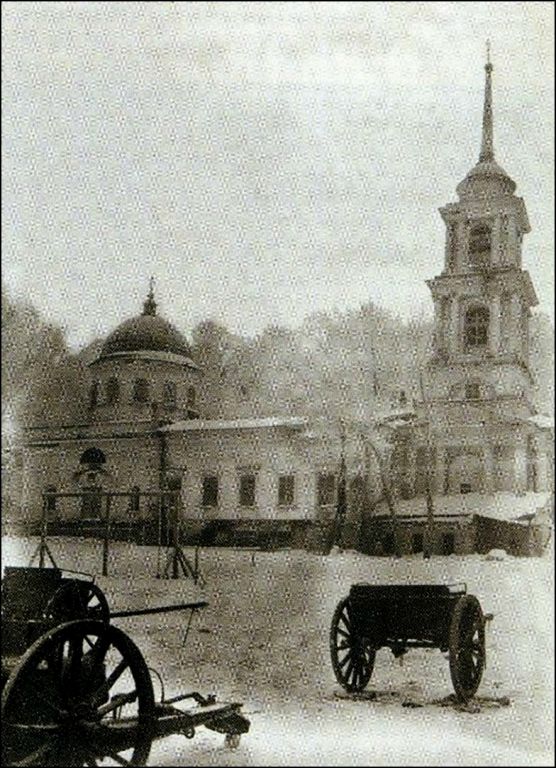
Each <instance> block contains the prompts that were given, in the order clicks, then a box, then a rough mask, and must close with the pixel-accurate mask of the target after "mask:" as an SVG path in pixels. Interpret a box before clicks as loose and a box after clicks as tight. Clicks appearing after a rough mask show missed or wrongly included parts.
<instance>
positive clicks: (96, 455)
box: [79, 448, 106, 467]
mask: <svg viewBox="0 0 556 768" xmlns="http://www.w3.org/2000/svg"><path fill="white" fill-rule="evenodd" d="M79 463H80V464H89V465H92V466H93V467H96V466H99V465H100V464H106V456H105V455H104V453H103V452H102V451H101V450H100V448H87V450H86V451H83V453H82V454H81V458H80V459H79Z"/></svg>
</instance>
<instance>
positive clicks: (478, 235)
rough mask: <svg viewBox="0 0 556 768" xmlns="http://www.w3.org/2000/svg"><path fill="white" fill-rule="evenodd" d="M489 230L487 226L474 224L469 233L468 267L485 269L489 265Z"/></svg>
mask: <svg viewBox="0 0 556 768" xmlns="http://www.w3.org/2000/svg"><path fill="white" fill-rule="evenodd" d="M490 249H491V230H490V226H489V224H486V223H484V222H483V223H481V224H475V225H474V226H473V227H471V231H470V233H469V266H470V267H471V268H472V269H480V268H481V267H486V266H488V264H489V263H490Z"/></svg>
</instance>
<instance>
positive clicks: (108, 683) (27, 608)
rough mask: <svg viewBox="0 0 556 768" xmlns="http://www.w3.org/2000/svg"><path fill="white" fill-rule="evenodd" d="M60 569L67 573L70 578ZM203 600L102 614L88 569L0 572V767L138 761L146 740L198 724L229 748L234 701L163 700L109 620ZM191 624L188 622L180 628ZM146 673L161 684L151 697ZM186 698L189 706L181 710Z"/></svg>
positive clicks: (245, 725)
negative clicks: (1, 574)
mask: <svg viewBox="0 0 556 768" xmlns="http://www.w3.org/2000/svg"><path fill="white" fill-rule="evenodd" d="M63 573H71V574H72V575H71V576H70V577H68V576H64V575H63ZM207 605H208V603H206V602H192V603H182V604H180V605H167V606H159V607H153V608H142V609H140V610H136V611H133V610H129V611H119V612H112V613H111V612H110V609H109V606H108V602H107V600H106V597H105V595H104V593H103V592H102V590H101V589H100V587H99V586H98V585H97V584H96V583H95V581H94V579H93V578H92V577H90V576H89V575H88V574H77V573H75V572H69V571H65V572H62V571H61V570H60V569H58V568H6V569H5V572H4V579H3V581H2V689H3V690H2V765H6V766H32V765H36V766H83V765H92V766H93V765H94V766H97V765H146V764H147V760H148V758H149V754H150V750H151V745H152V742H153V741H154V740H155V739H158V738H162V737H164V736H167V735H170V734H176V733H181V734H183V735H184V736H186V737H187V738H192V737H193V736H194V735H195V729H196V728H198V727H199V726H205V727H206V728H208V729H210V730H213V731H217V732H220V733H223V734H225V739H226V743H227V745H228V746H230V747H236V746H237V745H238V744H239V739H240V736H241V734H242V733H245V732H247V731H248V730H249V721H248V720H247V719H246V718H245V717H244V716H243V715H242V714H241V713H240V709H241V706H242V705H241V704H240V703H226V702H216V699H215V697H214V696H202V695H201V694H200V693H198V692H196V691H193V692H191V693H186V694H182V695H180V696H176V697H173V698H170V699H165V698H164V686H163V683H162V678H161V677H160V675H159V674H158V672H156V670H152V669H151V668H149V667H147V664H146V662H145V659H144V658H143V655H142V653H141V651H140V650H139V649H138V647H137V645H136V644H135V643H134V642H133V641H132V640H131V638H130V637H128V635H127V634H126V633H125V632H123V631H122V630H121V629H119V628H118V627H116V626H114V625H113V624H112V623H111V621H112V620H113V619H116V618H123V617H127V616H139V615H145V614H152V613H163V612H169V611H182V610H188V611H190V621H191V618H192V616H193V613H194V612H195V611H197V610H199V609H202V608H204V607H206V606H207ZM188 628H189V625H188ZM151 672H153V673H154V675H155V676H156V677H157V678H158V679H159V681H160V685H161V687H162V693H161V699H160V701H155V696H154V689H153V681H152V677H151ZM186 700H189V702H190V703H193V706H189V707H188V708H187V709H180V708H179V707H178V706H177V704H179V703H181V702H185V701H186Z"/></svg>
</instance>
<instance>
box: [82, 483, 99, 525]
mask: <svg viewBox="0 0 556 768" xmlns="http://www.w3.org/2000/svg"><path fill="white" fill-rule="evenodd" d="M101 512H102V488H99V487H98V486H97V485H89V486H86V487H85V488H83V496H82V497H81V517H82V518H84V519H85V520H98V519H99V518H100V516H101Z"/></svg>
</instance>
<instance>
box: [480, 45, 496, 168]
mask: <svg viewBox="0 0 556 768" xmlns="http://www.w3.org/2000/svg"><path fill="white" fill-rule="evenodd" d="M486 54H487V60H486V64H485V72H486V76H485V101H484V104H483V135H482V140H481V152H480V154H479V162H484V161H489V160H494V140H493V129H492V70H493V66H492V63H491V61H490V40H487V41H486Z"/></svg>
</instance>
